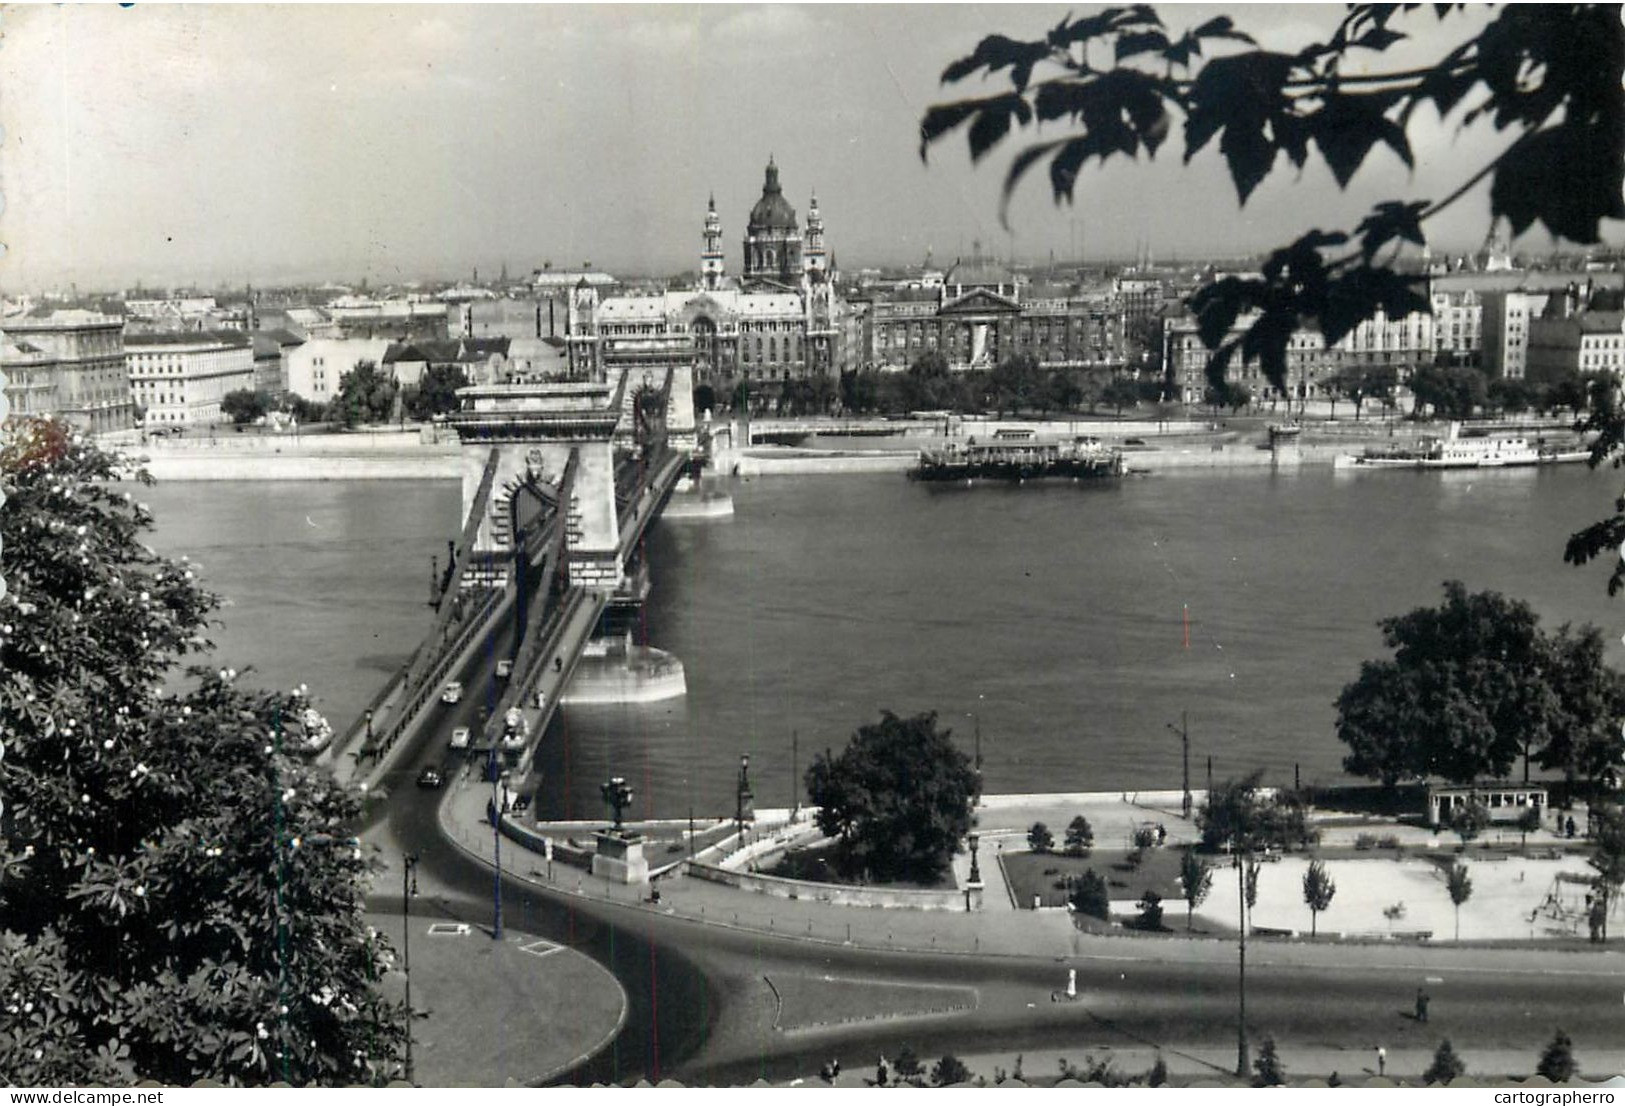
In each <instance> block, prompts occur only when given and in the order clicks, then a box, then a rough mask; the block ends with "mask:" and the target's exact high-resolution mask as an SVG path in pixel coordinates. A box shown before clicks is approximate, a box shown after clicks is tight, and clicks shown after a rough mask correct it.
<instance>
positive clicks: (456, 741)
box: [451, 726, 472, 749]
mask: <svg viewBox="0 0 1625 1106" xmlns="http://www.w3.org/2000/svg"><path fill="white" fill-rule="evenodd" d="M471 736H472V735H471V734H470V733H469V732H468V727H467V726H458V727H457V728H456V729H455V730H452V731H451V747H452V748H453V749H466V748H468V743H469V740H470V738H471Z"/></svg>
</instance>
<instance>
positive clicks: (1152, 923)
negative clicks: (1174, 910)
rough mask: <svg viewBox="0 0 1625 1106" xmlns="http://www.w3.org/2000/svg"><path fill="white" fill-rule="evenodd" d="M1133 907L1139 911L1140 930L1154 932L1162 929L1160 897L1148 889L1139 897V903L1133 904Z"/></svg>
mask: <svg viewBox="0 0 1625 1106" xmlns="http://www.w3.org/2000/svg"><path fill="white" fill-rule="evenodd" d="M1135 906H1136V907H1137V908H1138V909H1139V911H1140V928H1141V929H1153V930H1155V929H1161V928H1162V896H1161V895H1160V894H1158V893H1157V892H1156V891H1153V890H1152V889H1150V888H1149V887H1148V888H1146V890H1145V893H1144V894H1142V895H1141V896H1140V901H1139V902H1137V903H1135Z"/></svg>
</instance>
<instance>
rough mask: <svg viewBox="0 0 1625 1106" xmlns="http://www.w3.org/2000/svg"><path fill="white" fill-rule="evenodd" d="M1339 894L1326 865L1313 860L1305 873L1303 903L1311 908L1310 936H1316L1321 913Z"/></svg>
mask: <svg viewBox="0 0 1625 1106" xmlns="http://www.w3.org/2000/svg"><path fill="white" fill-rule="evenodd" d="M1336 894H1337V884H1336V883H1333V882H1332V877H1331V875H1330V874H1328V873H1327V871H1326V864H1325V862H1324V861H1321V860H1312V861H1310V862H1309V867H1308V869H1306V870H1305V871H1304V873H1303V901H1304V903H1305V904H1306V905H1307V906H1308V907H1309V936H1310V937H1311V938H1313V937H1314V936H1315V935H1316V928H1317V925H1318V923H1319V921H1320V914H1321V911H1323V910H1325V909H1326V908H1327V907H1329V906H1331V905H1332V897H1333V896H1334V895H1336Z"/></svg>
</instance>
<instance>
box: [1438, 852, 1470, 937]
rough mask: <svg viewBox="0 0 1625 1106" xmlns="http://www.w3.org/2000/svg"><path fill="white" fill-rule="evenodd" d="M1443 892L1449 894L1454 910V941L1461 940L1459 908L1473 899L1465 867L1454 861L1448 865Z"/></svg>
mask: <svg viewBox="0 0 1625 1106" xmlns="http://www.w3.org/2000/svg"><path fill="white" fill-rule="evenodd" d="M1444 886H1445V890H1446V891H1449V892H1450V905H1451V906H1453V907H1455V908H1456V940H1458V941H1459V940H1461V907H1462V904H1463V903H1465V902H1466V901H1467V900H1468V899H1470V898H1472V897H1473V881H1472V877H1470V876H1469V875H1468V874H1467V865H1465V864H1463V863H1462V862H1461V861H1459V860H1458V861H1456V862H1455V863H1454V864H1452V865H1450V871H1449V872H1447V873H1445V877H1444Z"/></svg>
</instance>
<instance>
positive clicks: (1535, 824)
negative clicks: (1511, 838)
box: [1517, 806, 1540, 849]
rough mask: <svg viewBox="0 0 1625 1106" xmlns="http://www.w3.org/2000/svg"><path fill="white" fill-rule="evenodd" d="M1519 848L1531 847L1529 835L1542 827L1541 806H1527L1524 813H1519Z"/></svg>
mask: <svg viewBox="0 0 1625 1106" xmlns="http://www.w3.org/2000/svg"><path fill="white" fill-rule="evenodd" d="M1517 826H1518V848H1519V849H1527V848H1528V847H1529V835H1530V834H1531V833H1534V832H1535V831H1536V830H1538V829H1540V807H1538V806H1526V807H1524V808H1523V813H1522V814H1520V815H1518V821H1517Z"/></svg>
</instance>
